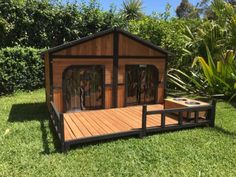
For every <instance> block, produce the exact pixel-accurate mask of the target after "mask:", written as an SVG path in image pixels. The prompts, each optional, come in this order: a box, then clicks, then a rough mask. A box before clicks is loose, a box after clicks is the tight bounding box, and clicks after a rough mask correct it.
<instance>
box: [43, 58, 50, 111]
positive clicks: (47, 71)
mask: <svg viewBox="0 0 236 177" xmlns="http://www.w3.org/2000/svg"><path fill="white" fill-rule="evenodd" d="M44 71H45V94H46V103H47V106H48V108H49V106H50V66H49V57H48V54H45V55H44Z"/></svg>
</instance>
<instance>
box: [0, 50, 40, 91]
mask: <svg viewBox="0 0 236 177" xmlns="http://www.w3.org/2000/svg"><path fill="white" fill-rule="evenodd" d="M39 52H40V50H38V49H33V48H21V47H14V48H3V49H1V50H0V95H2V94H6V93H12V92H14V91H17V90H33V89H36V88H39V87H42V86H43V83H44V65H43V60H42V59H41V58H40V55H39Z"/></svg>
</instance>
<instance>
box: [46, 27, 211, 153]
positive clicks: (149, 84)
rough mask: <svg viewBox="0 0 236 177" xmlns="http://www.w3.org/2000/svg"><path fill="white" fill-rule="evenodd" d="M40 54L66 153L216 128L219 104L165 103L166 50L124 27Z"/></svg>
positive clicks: (53, 116) (48, 98)
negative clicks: (158, 134) (150, 135)
mask: <svg viewBox="0 0 236 177" xmlns="http://www.w3.org/2000/svg"><path fill="white" fill-rule="evenodd" d="M42 57H43V58H44V61H45V81H46V102H47V105H48V108H49V111H50V117H51V120H52V122H53V125H54V127H55V130H56V132H57V135H58V137H59V139H60V142H61V147H62V150H64V151H66V150H68V149H69V147H70V146H71V145H73V144H79V143H87V142H92V141H100V140H104V139H110V138H118V137H123V136H131V135H139V136H140V137H143V136H145V135H146V133H154V132H163V131H169V130H179V129H183V128H191V127H196V126H203V125H210V126H214V118H215V104H212V105H210V104H203V103H200V102H198V103H199V105H198V106H191V105H190V106H183V105H184V104H180V103H178V102H177V103H178V104H177V103H176V104H175V105H178V106H175V107H173V105H174V104H173V103H174V101H172V100H168V102H167V103H168V104H167V103H166V104H164V102H165V95H166V94H165V91H166V89H165V88H166V67H167V58H168V52H167V51H165V50H163V49H161V48H160V47H157V46H155V45H153V44H151V43H150V42H147V41H144V40H142V39H140V38H138V37H136V36H134V35H132V34H130V33H128V32H126V31H123V30H120V29H117V28H114V29H110V30H106V31H102V32H99V33H96V34H94V35H91V36H89V37H85V38H81V39H79V40H75V41H72V42H69V43H66V44H63V45H61V46H57V47H54V48H51V49H49V50H46V51H45V52H43V53H42ZM184 103H185V102H184ZM189 103H195V102H192V100H191V102H189ZM147 104H148V106H147ZM141 105H142V106H141ZM166 105H167V106H168V109H165V106H166ZM171 105H172V106H171ZM172 108H174V109H172ZM202 113H204V114H202Z"/></svg>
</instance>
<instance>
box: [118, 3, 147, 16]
mask: <svg viewBox="0 0 236 177" xmlns="http://www.w3.org/2000/svg"><path fill="white" fill-rule="evenodd" d="M122 6H123V9H122V13H123V15H124V16H125V18H126V19H127V20H135V19H140V18H141V17H142V15H143V12H142V6H143V2H142V0H124V1H123V4H122Z"/></svg>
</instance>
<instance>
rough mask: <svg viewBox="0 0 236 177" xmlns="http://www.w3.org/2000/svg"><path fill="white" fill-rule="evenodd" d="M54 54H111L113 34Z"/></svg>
mask: <svg viewBox="0 0 236 177" xmlns="http://www.w3.org/2000/svg"><path fill="white" fill-rule="evenodd" d="M54 54H55V55H113V34H107V35H105V36H102V37H99V38H95V39H92V40H89V41H87V42H83V43H81V44H78V45H75V46H73V47H70V48H67V49H64V50H61V51H58V52H56V53H54Z"/></svg>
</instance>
